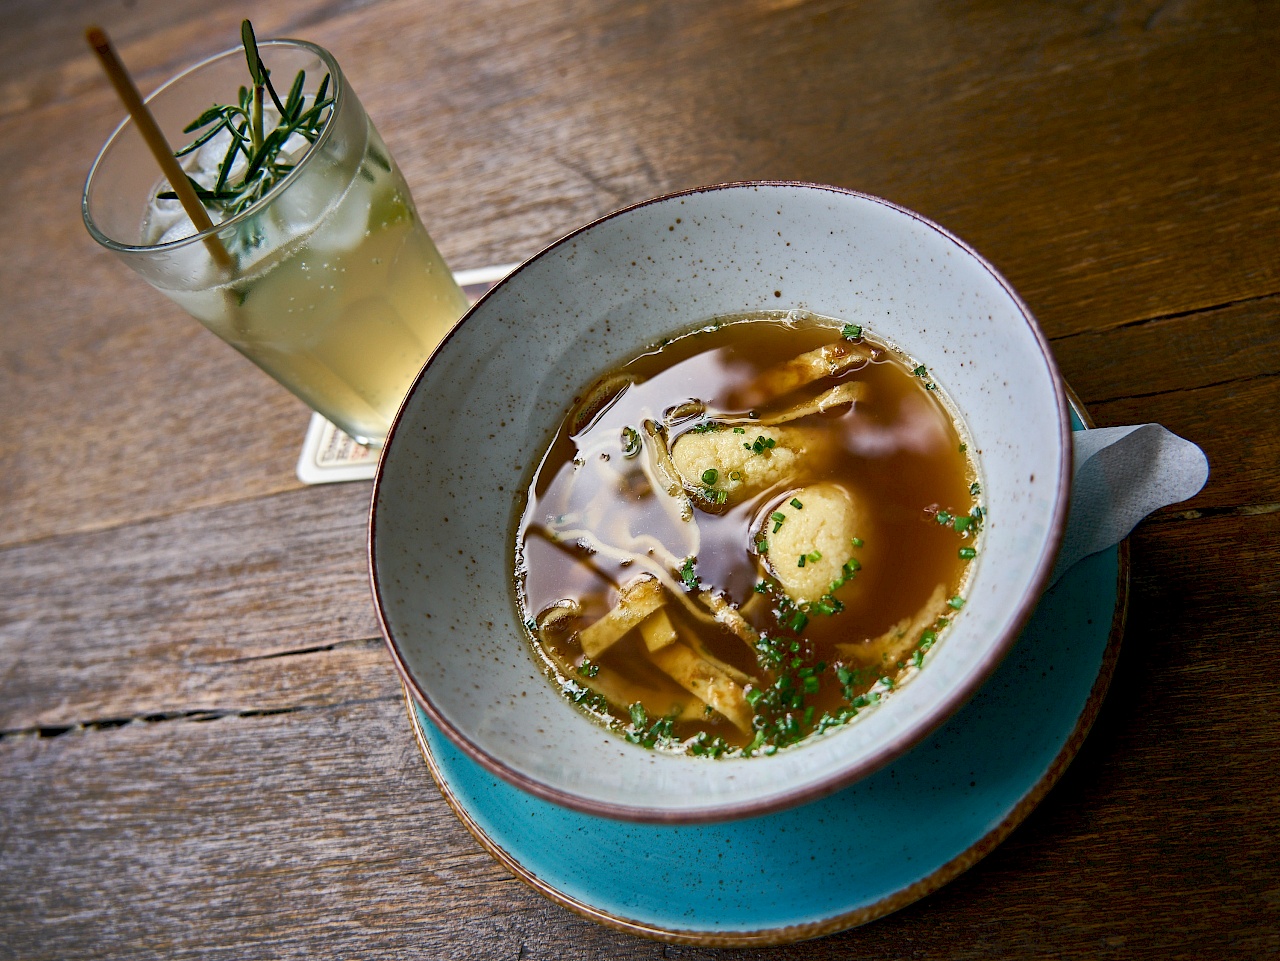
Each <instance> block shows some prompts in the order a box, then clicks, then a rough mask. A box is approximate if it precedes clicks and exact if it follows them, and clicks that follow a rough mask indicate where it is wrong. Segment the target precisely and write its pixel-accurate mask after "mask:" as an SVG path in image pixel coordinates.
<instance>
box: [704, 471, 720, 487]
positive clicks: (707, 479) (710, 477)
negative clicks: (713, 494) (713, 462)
mask: <svg viewBox="0 0 1280 961" xmlns="http://www.w3.org/2000/svg"><path fill="white" fill-rule="evenodd" d="M719 476H720V472H719V471H717V470H716V469H715V468H714V467H708V468H707V469H706V470H704V471H703V472H702V483H704V484H707V485H711V484H714V483H715V482H716V478H718V477H719Z"/></svg>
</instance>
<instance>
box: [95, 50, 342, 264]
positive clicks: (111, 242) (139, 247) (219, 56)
mask: <svg viewBox="0 0 1280 961" xmlns="http://www.w3.org/2000/svg"><path fill="white" fill-rule="evenodd" d="M264 47H301V48H303V49H306V50H309V51H311V52H312V53H314V54H315V55H316V56H317V57H319V58H320V59H321V60H322V61H323V62H324V64H325V66H326V67H327V68H328V70H329V83H330V85H331V86H332V88H333V109H332V110H330V111H329V116H327V117H326V118H325V121H324V126H323V127H322V128H321V129H320V136H318V137H316V140H315V143H313V144H312V145H311V146H310V147H308V148H307V152H306V153H304V154H303V155H302V157H301V158H300V159H299V160H298V162H297V164H295V165H294V168H293V169H292V170H290V171H289V172H288V173H287V174H285V175H284V177H283V178H281V179H280V180H279V181H277V182H276V183H275V185H273V186H272V188H271V189H270V190H268V191H267V193H266V194H265V195H264V196H262V197H261V198H260V199H259V200H258V201H257V202H256V203H254V204H252V205H250V206H249V207H247V208H246V209H244V210H242V211H240V213H238V214H236V215H235V216H234V217H229V218H227V219H226V220H222V221H219V222H218V223H216V224H214V225H213V226H212V227H210V228H209V229H208V230H201V231H197V232H196V233H194V234H188V235H187V236H185V237H179V238H178V239H177V240H170V241H167V242H166V243H162V244H125V243H121V242H120V241H118V240H115V239H113V238H111V237H108V236H107V235H106V233H105V232H104V231H103V230H102V229H101V228H100V227H99V226H98V225H97V224H96V223H95V222H94V219H93V217H92V216H91V215H90V213H89V186H90V185H91V184H92V183H93V178H94V175H95V174H96V173H97V172H98V168H99V167H100V166H101V165H102V162H103V160H104V158H105V157H106V155H107V152H108V151H109V150H110V149H111V147H112V146H113V145H114V144H115V143H116V140H117V138H118V137H120V135H121V134H122V133H124V130H125V128H126V127H130V126H136V125H135V124H134V123H133V117H131V116H129V115H128V114H126V115H125V118H124V119H123V120H122V121H120V123H119V124H118V125H117V126H116V128H115V129H114V130H113V131H111V135H110V136H109V137H107V140H106V143H104V144H103V145H102V149H101V150H99V151H98V155H97V156H96V157H95V158H94V160H93V164H92V165H91V166H90V167H89V174H88V176H87V177H85V180H84V190H83V192H82V194H81V197H80V213H81V216H83V218H84V225H85V227H87V228H88V230H89V234H90V235H91V236H92V237H93V239H94V240H96V241H97V242H98V243H99V244H101V245H102V246H103V247H106V248H107V249H108V250H114V251H116V252H118V253H123V254H139V253H153V252H156V251H171V250H179V249H181V248H183V247H187V246H190V245H191V244H197V243H203V242H204V241H206V240H207V239H209V238H210V237H217V235H218V234H220V233H221V232H222V231H224V230H226V229H228V228H232V227H236V226H238V225H239V224H242V223H244V222H245V221H246V220H248V219H249V218H250V217H252V216H254V215H255V214H256V213H257V212H258V211H259V210H261V209H262V208H263V207H265V206H266V205H267V204H269V203H270V202H271V201H272V200H274V199H275V198H276V197H277V196H278V195H279V194H280V193H282V192H283V191H284V190H285V189H286V188H287V187H288V186H289V184H291V183H292V182H293V181H294V180H295V179H297V178H298V177H299V176H301V174H302V171H303V170H304V169H305V168H306V167H307V166H308V164H309V163H310V161H311V157H312V156H313V155H314V154H315V153H316V151H317V150H318V148H320V147H322V146H323V145H324V144H326V143H327V142H328V140H329V137H330V135H331V134H332V132H333V128H334V122H333V121H334V118H335V117H336V116H337V115H338V111H339V110H340V109H341V108H342V105H343V103H345V101H346V99H347V92H346V84H345V83H344V82H343V79H344V78H343V76H342V71H341V70H340V69H339V67H338V61H337V60H335V59H334V56H333V54H331V53H330V52H329V51H328V50H326V49H325V48H324V47H321V46H318V45H317V44H314V43H311V42H310V41H308V40H293V39H288V38H280V39H277V40H263V41H260V42H259V43H258V48H259V49H260V50H261V49H262V48H264ZM230 56H239V57H243V56H244V46H243V45H240V46H235V47H232V48H230V49H229V50H223V51H222V52H221V53H215V54H213V56H210V57H206V58H205V59H204V60H201V61H199V62H198V63H194V64H192V65H191V66H189V67H187V68H186V69H185V70H183V71H181V72H179V73H176V74H174V75H173V76H172V77H170V78H169V79H168V80H166V81H165V82H164V83H162V84H161V85H160V86H158V87H157V88H156V89H155V90H153V91H152V92H151V93H150V94H148V95H147V96H146V97H144V98H143V103H146V104H150V103H151V101H152V100H154V99H155V98H156V97H159V96H160V95H161V94H163V93H164V92H166V91H167V90H168V89H169V88H170V87H172V86H174V85H175V84H177V83H179V82H180V81H182V80H186V79H187V78H188V77H190V76H191V75H192V74H194V73H196V72H197V71H199V70H203V69H204V68H205V67H208V66H209V65H210V64H212V63H215V62H216V61H219V60H224V59H226V58H227V57H230ZM246 71H247V67H246ZM172 146H173V145H172V144H170V147H172ZM153 162H154V161H153ZM156 169H157V173H159V175H160V176H161V177H163V176H164V174H163V172H161V171H160V170H159V167H157V168H156ZM219 242H221V241H219Z"/></svg>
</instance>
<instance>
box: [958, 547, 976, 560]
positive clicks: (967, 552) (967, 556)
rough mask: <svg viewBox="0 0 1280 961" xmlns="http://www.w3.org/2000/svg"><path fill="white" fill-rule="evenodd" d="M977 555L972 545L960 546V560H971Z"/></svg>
mask: <svg viewBox="0 0 1280 961" xmlns="http://www.w3.org/2000/svg"><path fill="white" fill-rule="evenodd" d="M977 556H978V552H977V551H975V550H974V549H973V548H972V547H962V548H960V559H961V560H962V561H971V560H973V559H974V558H975V557H977Z"/></svg>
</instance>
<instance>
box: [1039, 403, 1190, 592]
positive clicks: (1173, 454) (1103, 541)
mask: <svg viewBox="0 0 1280 961" xmlns="http://www.w3.org/2000/svg"><path fill="white" fill-rule="evenodd" d="M1072 439H1073V441H1074V460H1075V467H1074V469H1073V473H1072V478H1071V513H1070V514H1069V515H1068V517H1067V530H1066V533H1065V534H1064V535H1063V538H1062V548H1061V550H1059V551H1058V563H1057V564H1056V565H1055V567H1054V569H1053V576H1052V578H1050V583H1051V584H1052V583H1055V582H1056V581H1057V580H1058V578H1059V577H1061V576H1062V575H1063V574H1065V573H1066V572H1067V570H1068V569H1069V568H1070V567H1071V565H1073V564H1074V563H1075V562H1076V561H1078V560H1080V559H1081V558H1084V557H1087V556H1088V555H1090V554H1094V553H1096V552H1098V551H1101V550H1105V549H1106V548H1108V547H1110V546H1111V545H1113V544H1118V543H1120V541H1122V540H1124V538H1125V537H1126V536H1127V535H1128V533H1129V532H1130V531H1131V530H1133V529H1134V527H1136V526H1137V524H1138V522H1139V521H1140V520H1142V519H1143V518H1144V517H1146V516H1147V515H1148V514H1150V513H1152V512H1153V511H1156V510H1159V509H1160V508H1161V507H1165V506H1167V505H1169V504H1176V503H1177V502H1178V501H1184V500H1186V499H1187V498H1188V497H1192V496H1194V495H1195V494H1196V493H1197V492H1199V490H1200V488H1202V487H1204V484H1205V481H1207V480H1208V479H1209V460H1208V458H1207V457H1205V456H1204V451H1202V450H1201V449H1200V448H1199V447H1197V446H1196V445H1195V444H1193V443H1191V441H1189V440H1183V439H1182V438H1181V437H1179V436H1178V435H1177V434H1173V433H1170V432H1169V431H1167V430H1165V429H1164V428H1163V427H1161V426H1160V425H1159V424H1141V425H1139V426H1136V427H1105V428H1102V429H1100V430H1080V431H1076V432H1075V433H1074V434H1072Z"/></svg>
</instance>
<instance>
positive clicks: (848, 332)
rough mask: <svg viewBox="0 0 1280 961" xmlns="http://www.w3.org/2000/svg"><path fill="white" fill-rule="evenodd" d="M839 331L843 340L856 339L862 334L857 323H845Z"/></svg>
mask: <svg viewBox="0 0 1280 961" xmlns="http://www.w3.org/2000/svg"><path fill="white" fill-rule="evenodd" d="M840 333H841V334H842V335H843V336H844V339H845V340H857V339H858V338H859V337H861V336H862V328H861V327H860V326H858V325H857V324H845V325H844V327H843V328H842V329H841V330H840Z"/></svg>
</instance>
